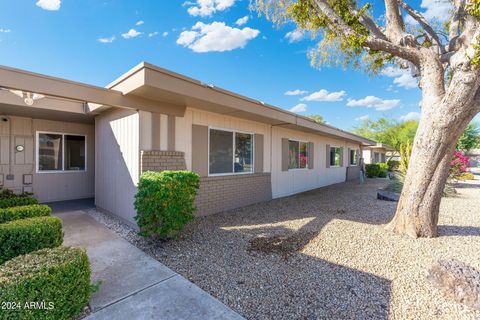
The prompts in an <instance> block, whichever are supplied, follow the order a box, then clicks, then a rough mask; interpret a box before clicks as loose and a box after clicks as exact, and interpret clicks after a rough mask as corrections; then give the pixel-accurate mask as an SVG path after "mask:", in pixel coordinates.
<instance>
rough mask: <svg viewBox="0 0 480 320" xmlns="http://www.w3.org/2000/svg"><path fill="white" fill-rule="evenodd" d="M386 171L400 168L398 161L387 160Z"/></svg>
mask: <svg viewBox="0 0 480 320" xmlns="http://www.w3.org/2000/svg"><path fill="white" fill-rule="evenodd" d="M387 166H388V171H396V170H398V169H399V168H400V161H398V160H388V161H387Z"/></svg>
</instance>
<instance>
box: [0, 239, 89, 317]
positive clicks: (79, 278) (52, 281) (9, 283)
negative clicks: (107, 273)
mask: <svg viewBox="0 0 480 320" xmlns="http://www.w3.org/2000/svg"><path fill="white" fill-rule="evenodd" d="M90 274H91V270H90V263H89V261H88V257H87V254H86V253H85V250H83V249H80V248H67V247H58V248H54V249H43V250H39V251H35V252H32V253H30V254H26V255H22V256H19V257H16V258H14V259H12V260H10V261H7V262H6V263H5V264H3V265H0V301H1V302H2V303H7V302H14V303H15V304H17V303H18V306H19V308H13V309H12V308H9V309H7V308H4V309H3V310H1V311H0V320H6V319H24V320H41V319H71V318H72V317H74V316H76V315H77V314H79V313H80V312H81V311H82V310H83V308H84V307H85V306H86V304H87V303H88V300H89V299H90V295H91V292H92V291H91V286H90ZM31 302H35V303H37V308H32V307H31V305H30V303H31ZM39 303H43V305H42V306H43V308H38V304H39Z"/></svg>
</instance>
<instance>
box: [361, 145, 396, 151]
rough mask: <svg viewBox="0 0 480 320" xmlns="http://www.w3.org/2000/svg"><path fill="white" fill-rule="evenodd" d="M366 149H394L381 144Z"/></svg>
mask: <svg viewBox="0 0 480 320" xmlns="http://www.w3.org/2000/svg"><path fill="white" fill-rule="evenodd" d="M367 148H368V149H372V150H373V149H385V151H395V149H394V148H393V147H391V146H389V145H388V144H383V143H377V144H375V145H373V146H368V147H367Z"/></svg>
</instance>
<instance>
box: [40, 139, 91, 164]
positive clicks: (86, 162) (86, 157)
mask: <svg viewBox="0 0 480 320" xmlns="http://www.w3.org/2000/svg"><path fill="white" fill-rule="evenodd" d="M40 134H58V135H61V136H62V170H39V160H40V157H39V153H40ZM65 136H76V137H85V169H83V170H65ZM35 139H36V140H35V173H85V172H87V171H88V135H87V134H82V133H69V132H55V131H37V132H36V134H35Z"/></svg>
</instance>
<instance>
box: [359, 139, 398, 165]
mask: <svg viewBox="0 0 480 320" xmlns="http://www.w3.org/2000/svg"><path fill="white" fill-rule="evenodd" d="M362 156H363V159H364V161H365V163H366V164H371V163H380V162H387V160H388V159H390V158H393V159H394V160H398V159H397V157H398V156H397V155H396V154H395V149H393V148H392V147H390V146H389V145H386V144H382V143H377V144H376V145H373V146H368V147H365V148H364V149H363V151H362Z"/></svg>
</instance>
